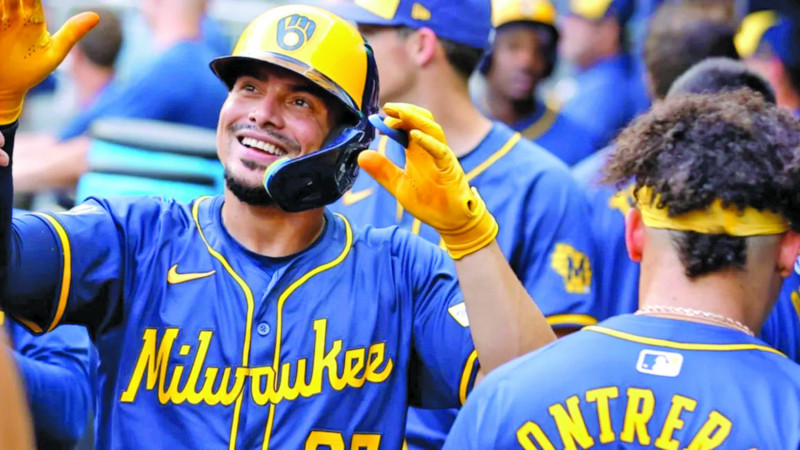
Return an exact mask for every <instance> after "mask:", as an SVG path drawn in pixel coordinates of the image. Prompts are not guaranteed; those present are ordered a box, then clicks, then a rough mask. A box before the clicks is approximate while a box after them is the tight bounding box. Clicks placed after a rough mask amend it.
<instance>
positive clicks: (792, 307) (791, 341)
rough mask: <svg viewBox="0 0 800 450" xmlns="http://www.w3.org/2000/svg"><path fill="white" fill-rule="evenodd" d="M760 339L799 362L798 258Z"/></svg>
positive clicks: (799, 290) (799, 308) (799, 305)
mask: <svg viewBox="0 0 800 450" xmlns="http://www.w3.org/2000/svg"><path fill="white" fill-rule="evenodd" d="M761 339H763V340H764V341H765V342H767V343H768V344H770V345H771V346H773V347H775V348H776V349H778V350H780V351H781V352H782V353H784V354H785V355H786V356H788V357H789V358H791V359H792V360H793V361H795V362H800V257H798V259H797V261H795V264H794V272H792V274H791V275H790V276H789V278H787V279H786V280H784V282H783V286H782V287H781V293H780V294H779V295H778V301H777V302H775V308H773V309H772V314H770V315H769V317H767V320H766V321H765V322H764V327H763V328H762V330H761Z"/></svg>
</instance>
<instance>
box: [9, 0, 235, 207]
mask: <svg viewBox="0 0 800 450" xmlns="http://www.w3.org/2000/svg"><path fill="white" fill-rule="evenodd" d="M205 7H206V2H205V0H146V1H144V2H142V4H141V6H140V8H141V10H142V14H143V15H144V17H145V18H146V21H147V24H148V25H149V27H150V30H151V32H152V34H153V42H154V45H155V50H154V51H155V56H152V57H151V59H150V61H148V63H146V64H144V65H142V66H140V67H139V68H138V70H137V71H136V73H135V74H132V75H131V76H130V78H129V79H128V80H125V81H120V82H117V81H114V82H112V83H111V84H110V85H109V86H108V87H107V88H105V89H104V90H103V91H102V93H101V94H100V95H98V97H97V98H96V99H95V101H94V103H93V104H92V106H91V107H89V108H88V109H86V110H84V111H82V112H81V113H79V114H78V115H77V116H75V118H74V119H73V120H72V121H70V122H69V123H68V124H67V125H66V126H65V127H64V128H63V129H62V130H60V131H59V132H58V135H57V140H58V143H56V144H54V145H48V146H44V147H41V148H38V149H34V150H31V149H30V148H29V147H30V146H29V145H25V142H24V141H20V143H19V145H18V146H17V157H16V158H15V161H14V163H15V167H14V188H15V189H16V190H17V191H18V192H31V191H39V190H43V189H50V188H69V187H73V186H74V185H75V183H76V182H77V180H78V178H79V177H80V176H81V175H82V174H84V173H85V172H86V171H87V169H88V158H87V152H88V149H89V146H90V140H89V138H88V137H87V136H86V132H87V131H88V129H89V126H90V125H91V123H92V122H93V121H95V120H97V119H99V118H108V117H124V118H138V119H153V120H161V121H165V122H173V123H179V124H185V125H194V126H199V127H204V128H209V129H214V128H216V126H217V115H218V113H219V109H220V107H221V106H222V103H223V101H224V99H225V89H224V88H223V87H221V86H220V85H219V81H218V80H217V79H216V78H215V77H214V74H213V73H210V72H209V71H208V64H209V62H210V61H211V60H212V59H214V58H215V57H217V56H220V54H219V53H217V51H215V50H214V49H213V48H212V47H210V46H209V45H208V43H206V42H205V41H203V40H202V39H201V21H202V20H203V18H204V17H205ZM199 92H202V93H203V95H198V93H199Z"/></svg>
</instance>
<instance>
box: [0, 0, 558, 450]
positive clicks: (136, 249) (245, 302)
mask: <svg viewBox="0 0 800 450" xmlns="http://www.w3.org/2000/svg"><path fill="white" fill-rule="evenodd" d="M0 6H3V5H2V3H0ZM39 7H40V5H39V4H38V2H36V1H34V2H32V3H31V4H27V3H26V4H25V7H24V8H19V7H16V8H14V7H10V8H6V9H5V12H6V14H5V19H6V24H7V26H8V27H9V30H8V31H7V32H6V33H5V34H4V35H2V36H0V50H2V51H0V55H2V58H0V124H3V126H2V132H3V133H4V134H5V135H6V137H8V136H13V134H14V131H15V128H16V126H17V119H18V117H19V115H20V112H21V109H22V104H23V101H24V96H25V92H26V91H27V90H28V89H29V88H30V86H31V85H34V84H35V83H36V82H38V81H39V80H41V79H42V78H44V76H46V74H47V73H49V72H50V71H51V70H52V69H53V68H54V67H55V66H56V65H57V64H58V63H59V62H60V61H61V60H62V59H63V58H64V56H65V55H66V53H67V51H68V49H69V47H70V46H71V45H72V44H73V43H74V41H75V40H77V39H79V38H80V36H82V35H83V34H85V33H86V32H87V31H88V29H89V28H90V27H91V26H93V25H94V24H95V23H96V16H95V15H92V14H86V15H81V16H77V17H75V18H73V19H71V20H70V21H69V22H68V23H67V24H66V25H65V26H64V27H63V30H64V31H62V32H59V33H55V34H54V35H53V36H52V37H51V36H50V35H49V33H47V30H46V27H45V25H44V23H43V21H41V20H32V21H31V20H29V19H30V18H31V16H33V17H38V15H40V14H41V13H40V12H39ZM9 37H10V39H9ZM3 38H5V39H3ZM36 43H41V44H42V46H41V50H40V51H37V52H35V53H34V55H27V54H26V53H25V51H26V50H27V49H28V48H30V46H31V45H33V44H36ZM298 58H302V59H298ZM212 69H213V70H214V73H216V74H217V75H218V76H219V78H220V79H221V80H222V81H223V82H224V84H225V85H226V86H228V87H229V89H230V91H229V94H228V97H227V100H226V101H225V105H224V106H223V108H222V110H221V112H220V115H219V123H220V126H219V128H218V132H217V133H218V134H217V144H218V155H219V158H220V160H221V161H222V162H223V165H224V166H225V169H226V173H227V176H226V181H227V185H226V190H225V193H224V194H223V195H220V196H216V197H203V198H199V199H197V200H196V201H194V202H192V203H191V204H181V203H177V202H174V201H171V200H168V199H163V198H158V197H137V198H116V199H98V198H94V199H90V200H89V201H87V202H86V203H84V204H83V205H80V206H78V207H77V208H74V209H73V210H71V211H68V212H65V213H61V214H52V215H50V214H39V215H34V214H25V215H22V216H20V217H16V218H14V220H13V228H12V227H11V223H10V197H11V174H10V170H9V167H4V168H2V169H0V175H2V176H0V185H2V187H3V189H4V191H5V194H4V195H3V196H1V197H0V198H2V199H4V201H5V204H4V207H3V208H2V209H0V219H2V220H0V224H2V228H0V230H2V233H3V234H5V238H3V239H2V242H4V243H5V245H3V246H0V250H2V251H3V252H4V255H3V258H4V259H5V261H6V263H7V264H3V265H0V268H2V269H3V273H2V288H3V289H4V292H3V295H2V300H3V305H4V307H5V308H6V309H7V310H8V311H9V312H13V313H14V314H15V316H16V317H19V318H20V320H23V318H24V319H26V320H25V321H24V322H23V323H24V324H25V325H26V326H27V327H28V328H30V329H31V330H33V331H37V332H39V331H50V330H52V329H53V328H54V327H56V326H57V325H58V324H59V323H61V322H65V323H77V324H81V325H85V326H87V327H88V328H89V329H90V331H91V333H92V335H93V338H94V339H95V343H96V344H97V347H98V350H99V352H100V354H101V360H100V361H101V366H100V375H101V377H100V387H99V390H100V392H101V396H100V400H99V401H98V409H99V412H98V421H99V423H100V426H98V427H97V430H98V433H99V435H98V444H97V445H98V447H99V448H108V447H116V446H118V445H122V444H119V443H124V445H126V446H127V445H129V446H133V447H152V446H155V447H161V448H169V447H175V446H184V445H185V443H186V442H187V441H190V442H202V445H203V446H208V447H221V446H224V445H227V446H228V447H229V448H237V447H240V446H242V447H256V446H262V447H264V448H266V447H269V446H270V443H272V444H273V446H274V447H281V448H303V447H309V448H317V446H333V447H335V448H338V447H340V446H342V447H343V446H344V441H345V440H346V442H348V443H351V444H352V446H354V447H359V446H364V445H366V446H368V447H372V446H381V445H383V446H387V447H390V448H399V447H400V445H401V442H402V435H403V420H404V418H405V414H406V408H407V405H408V404H409V403H410V402H416V404H419V405H421V406H428V407H453V406H456V405H458V404H459V403H460V402H461V401H463V399H464V397H465V396H466V395H467V394H468V392H469V390H470V389H471V386H472V384H473V383H474V381H475V379H476V377H479V376H482V375H480V374H482V373H487V372H489V371H491V370H492V369H493V368H494V367H497V366H498V365H500V364H502V363H503V362H505V361H508V360H510V359H512V358H514V357H516V356H518V355H520V354H522V353H524V352H527V351H530V350H532V349H534V348H537V347H539V346H541V345H543V344H544V343H547V342H549V341H551V340H553V339H554V338H555V336H554V334H553V332H552V330H551V329H550V327H549V326H548V325H547V322H546V321H545V318H544V316H543V315H542V314H541V312H540V311H539V310H538V309H537V308H536V305H535V304H534V303H533V301H532V299H531V298H530V296H529V295H528V294H527V293H526V291H525V290H524V288H523V286H522V285H521V284H520V283H519V280H518V279H517V277H516V275H515V274H514V273H513V272H512V271H511V270H510V267H509V266H508V263H507V261H506V260H505V258H504V255H503V253H502V252H501V250H500V248H499V246H498V245H497V243H496V240H495V237H496V236H497V232H498V226H497V222H496V220H495V219H494V217H493V216H492V214H491V213H490V212H488V210H487V208H486V205H485V203H483V201H482V200H481V198H480V196H479V195H478V194H477V192H476V191H475V190H473V189H471V188H470V186H469V184H468V181H467V177H466V174H465V173H464V172H463V170H461V168H460V166H459V164H458V161H457V159H456V157H455V155H454V154H453V152H452V151H451V150H450V149H449V148H448V147H447V146H446V144H445V143H444V133H443V131H442V129H441V127H440V126H439V125H438V124H436V123H435V122H434V121H433V118H432V117H431V115H430V113H429V112H427V111H425V110H424V109H422V108H419V107H415V106H413V105H408V104H392V105H388V104H387V105H385V106H384V110H385V111H386V113H387V114H388V115H389V116H390V117H389V118H387V119H386V124H387V125H388V126H390V127H395V128H402V129H404V130H406V131H408V132H409V135H410V145H409V148H408V155H409V157H408V159H407V160H406V161H405V164H404V166H403V167H404V169H400V168H399V167H397V166H395V165H394V164H393V163H392V162H391V161H389V160H387V159H386V158H385V157H384V156H382V155H381V154H380V153H378V152H374V151H367V152H363V153H361V151H362V150H364V149H365V147H366V146H367V144H368V143H369V141H370V140H371V138H372V134H373V129H372V126H371V125H370V124H369V122H368V121H367V117H366V116H367V115H368V114H371V113H375V112H377V110H378V107H377V90H378V79H377V77H376V76H375V74H376V73H377V69H376V67H375V62H374V59H373V58H372V53H371V49H370V48H369V46H368V45H367V44H366V42H365V41H364V39H363V37H362V36H361V35H360V34H358V32H357V30H356V29H355V28H354V27H353V26H352V25H350V24H348V23H347V22H345V21H344V20H342V19H341V18H339V17H336V16H334V15H332V14H330V13H328V12H326V11H324V10H321V9H318V8H313V7H309V6H299V5H288V6H285V7H280V8H274V9H271V10H269V11H268V12H266V13H263V14H262V15H260V16H258V17H257V18H256V19H254V21H253V22H252V23H251V25H250V26H248V28H247V29H246V30H245V32H244V33H243V34H242V38H241V39H240V41H239V43H238V44H237V46H236V48H235V50H234V53H233V55H231V56H229V57H224V58H219V59H216V60H214V62H213V63H212ZM7 150H8V151H9V154H11V153H12V149H11V148H10V146H9V147H7ZM355 156H357V157H358V163H359V164H360V165H361V167H362V168H364V170H365V171H366V172H368V173H369V174H370V175H371V176H373V177H375V179H376V180H378V182H379V183H380V184H381V185H382V186H385V187H386V188H387V189H390V190H391V192H392V193H393V194H394V195H396V196H397V198H398V200H399V202H400V204H401V205H402V206H403V207H404V208H405V209H408V210H409V211H411V212H412V213H413V214H416V215H418V216H419V217H420V219H421V220H424V221H425V222H426V223H431V224H433V225H432V226H435V227H436V230H437V232H439V233H441V235H442V236H443V238H444V243H445V247H446V249H447V251H448V253H449V255H450V257H451V258H452V259H450V258H448V257H447V256H446V254H445V253H443V252H441V251H440V250H439V249H438V248H437V247H435V246H434V245H431V244H430V243H428V242H425V241H424V240H422V239H419V238H416V237H414V236H412V235H410V234H409V233H406V232H403V231H399V230H398V229H397V228H389V229H381V230H376V229H374V228H372V227H351V226H350V222H349V221H348V220H347V219H346V218H344V217H343V216H341V215H335V214H332V213H331V212H329V211H327V210H326V209H325V208H324V206H325V205H326V204H327V203H330V202H332V201H334V200H335V199H336V198H338V196H340V195H341V194H342V193H343V192H344V190H345V189H346V187H347V185H348V184H349V182H348V181H351V180H352V178H350V180H347V179H346V180H344V183H343V184H338V182H339V181H340V180H341V175H342V174H343V173H344V174H349V176H350V177H354V176H355V171H356V165H355V164H356V159H355ZM282 157H283V158H282ZM7 161H8V160H6V162H7ZM298 180H299V181H301V182H300V183H298ZM276 183H277V184H276ZM282 183H283V184H282ZM265 184H266V188H267V189H265ZM309 187H310V188H309ZM21 243H24V245H22V244H21ZM386 280H392V283H391V284H387V283H386ZM254 293H255V295H254ZM176 300H177V301H176ZM467 313H469V316H470V317H471V320H468V319H467ZM17 315H18V316H17ZM255 324H257V326H253V325H255ZM328 336H330V337H331V338H333V337H334V336H335V337H336V338H335V339H334V340H333V341H331V340H329V339H328ZM478 351H480V355H481V356H480V363H478V360H477V352H478ZM337 355H338V356H337ZM163 358H166V359H163ZM340 364H344V365H346V368H344V367H343V370H344V371H343V372H340V371H339V369H338V367H339V365H340ZM359 365H360V367H361V369H359V368H358V367H359ZM184 369H187V370H184ZM340 373H341V375H340ZM303 374H310V378H306V376H305V375H303ZM294 375H296V377H295V376H294ZM201 377H202V381H201ZM409 378H413V381H412V380H410V379H409ZM292 380H295V381H297V380H303V381H302V382H300V384H298V383H292ZM218 381H219V382H218ZM125 386H126V387H125ZM120 388H122V391H120ZM142 430H148V431H149V432H148V433H142ZM324 430H335V431H324Z"/></svg>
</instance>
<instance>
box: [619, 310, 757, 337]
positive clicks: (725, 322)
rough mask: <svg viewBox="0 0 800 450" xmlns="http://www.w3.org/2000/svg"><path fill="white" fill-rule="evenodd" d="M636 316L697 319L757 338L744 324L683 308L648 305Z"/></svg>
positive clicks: (725, 317)
mask: <svg viewBox="0 0 800 450" xmlns="http://www.w3.org/2000/svg"><path fill="white" fill-rule="evenodd" d="M634 314H637V315H648V314H650V315H653V314H671V315H675V316H684V317H695V318H699V319H705V320H706V321H709V322H712V323H716V324H718V325H723V326H726V327H729V328H734V329H736V330H739V331H741V332H742V333H744V334H746V335H748V336H755V333H753V331H752V330H750V327H748V326H747V325H745V324H743V323H742V322H739V321H738V320H736V319H732V318H730V317H727V316H723V315H720V314H714V313H710V312H708V311H700V310H697V309H692V308H684V307H681V306H662V305H647V306H643V307H641V308H639V310H638V311H636V312H635V313H634Z"/></svg>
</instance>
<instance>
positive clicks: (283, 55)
mask: <svg viewBox="0 0 800 450" xmlns="http://www.w3.org/2000/svg"><path fill="white" fill-rule="evenodd" d="M253 64H273V65H276V66H279V67H282V68H284V69H287V70H290V71H292V72H295V73H297V74H299V75H301V76H303V77H305V78H307V79H309V80H310V81H312V82H313V83H314V84H316V85H317V86H319V87H320V88H322V89H323V90H324V91H325V92H327V93H328V94H330V95H331V96H333V98H335V99H336V100H338V101H339V102H340V103H341V104H343V105H344V106H345V110H346V111H347V112H348V113H349V114H348V116H349V117H348V118H347V119H346V122H347V123H346V124H340V126H338V127H334V130H333V131H332V132H331V134H330V135H329V136H328V139H327V140H326V143H325V144H323V147H322V148H321V149H320V150H319V151H317V152H313V153H311V154H308V155H304V156H302V157H299V158H295V159H284V160H279V161H277V162H275V163H274V164H272V165H271V166H270V167H269V168H268V169H267V171H266V174H265V176H264V187H265V188H266V189H267V191H268V192H269V194H270V195H271V196H272V198H273V199H274V200H275V202H276V203H277V204H278V206H280V207H281V208H282V209H284V210H286V211H290V212H294V211H303V210H307V209H311V208H318V207H321V206H323V205H326V204H328V203H332V202H334V201H336V200H337V199H338V198H339V197H341V195H342V194H343V193H344V192H345V191H346V190H347V189H349V188H350V186H351V185H352V183H353V180H354V179H355V177H356V175H357V173H358V164H357V162H356V157H357V156H358V153H359V152H360V151H361V150H364V149H366V148H367V146H368V145H369V143H370V141H371V140H372V138H373V136H374V128H373V127H372V125H371V124H370V123H369V120H368V116H369V115H370V114H374V113H376V112H377V111H378V71H377V68H376V66H375V59H374V56H373V54H372V49H371V48H370V46H369V44H367V43H366V41H364V38H363V37H362V36H361V34H359V32H358V30H357V29H356V28H355V27H354V26H353V25H351V24H350V23H349V22H347V21H345V20H343V19H341V18H340V17H338V16H336V15H334V14H332V13H330V12H328V11H325V10H323V9H320V8H316V7H313V6H305V5H292V6H283V7H277V8H273V9H271V10H269V11H267V12H265V13H264V14H262V15H260V16H259V17H257V18H256V19H255V20H254V21H253V22H251V23H250V25H249V26H248V27H247V28H246V29H245V31H244V32H243V33H242V36H241V37H240V38H239V41H238V43H237V44H236V47H235V48H234V49H233V53H232V55H231V56H226V57H222V58H217V59H215V60H214V61H212V62H211V68H212V70H214V72H215V73H216V74H217V76H218V77H219V78H220V79H221V80H222V81H223V82H225V84H227V85H228V88H229V89H230V88H231V87H232V86H233V84H234V83H235V81H236V78H237V77H238V76H239V75H240V74H241V73H242V72H243V71H244V70H246V69H247V68H248V67H251V66H252V65H253ZM341 125H344V126H341Z"/></svg>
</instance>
